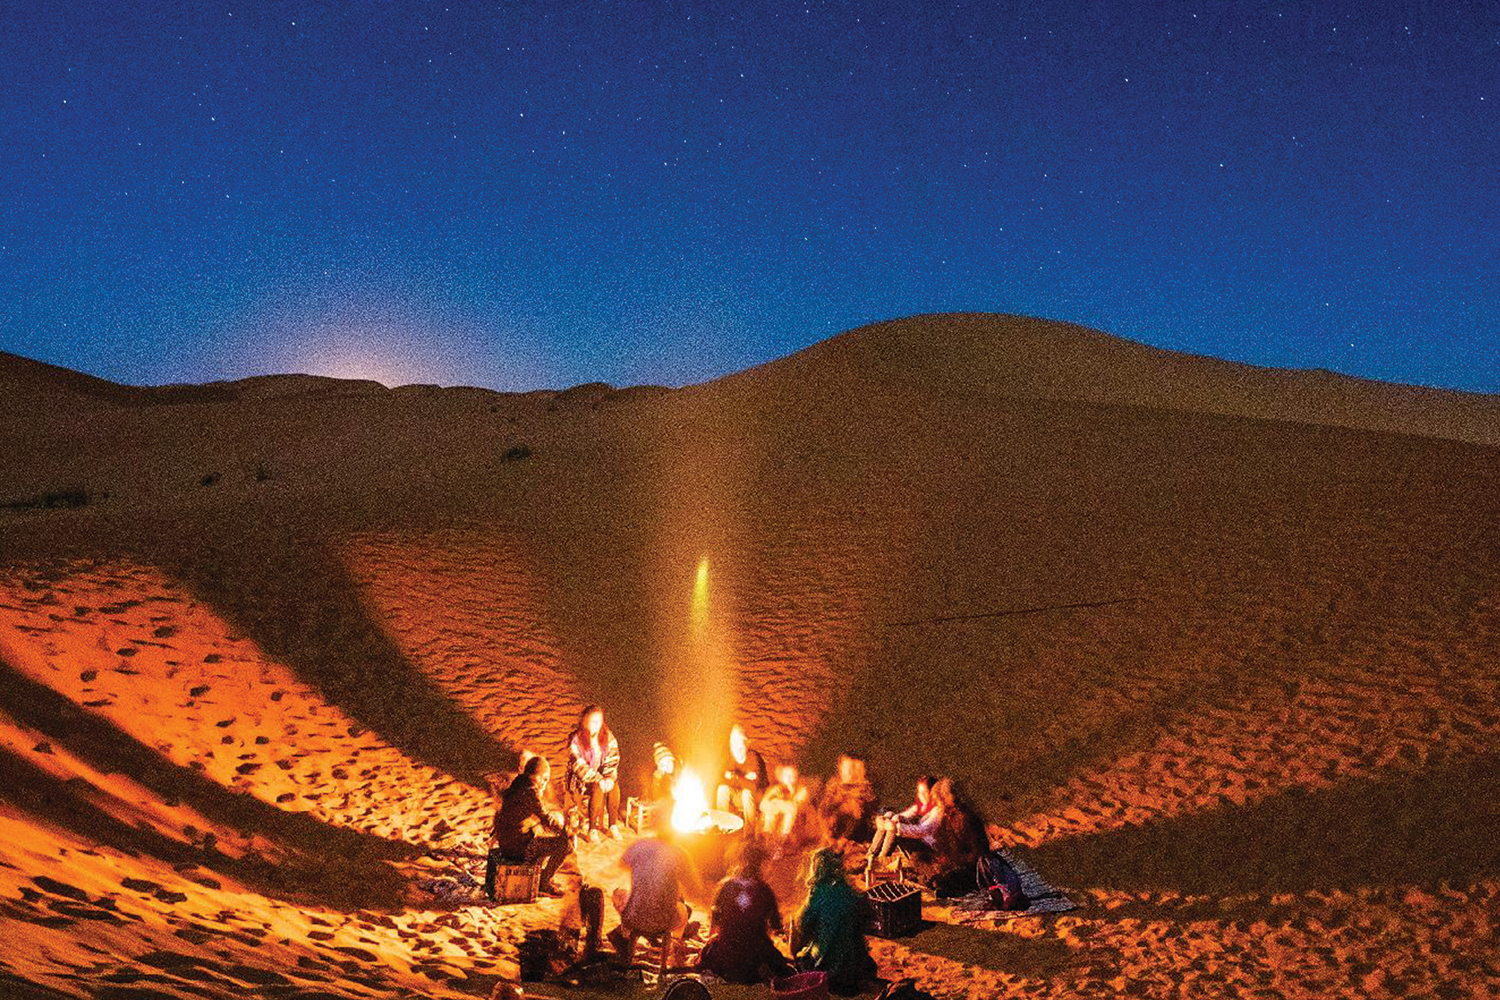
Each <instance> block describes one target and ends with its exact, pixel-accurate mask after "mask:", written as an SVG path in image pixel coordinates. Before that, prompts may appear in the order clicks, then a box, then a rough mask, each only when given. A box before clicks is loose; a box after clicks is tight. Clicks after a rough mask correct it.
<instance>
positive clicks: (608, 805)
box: [604, 785, 620, 828]
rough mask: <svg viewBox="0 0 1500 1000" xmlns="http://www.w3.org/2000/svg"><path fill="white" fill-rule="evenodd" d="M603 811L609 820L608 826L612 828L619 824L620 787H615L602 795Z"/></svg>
mask: <svg viewBox="0 0 1500 1000" xmlns="http://www.w3.org/2000/svg"><path fill="white" fill-rule="evenodd" d="M604 811H605V813H606V815H607V816H608V819H609V825H610V827H611V828H613V827H614V826H615V825H616V824H618V823H619V822H620V786H619V785H615V786H614V787H613V788H611V789H610V790H609V791H608V792H605V793H604Z"/></svg>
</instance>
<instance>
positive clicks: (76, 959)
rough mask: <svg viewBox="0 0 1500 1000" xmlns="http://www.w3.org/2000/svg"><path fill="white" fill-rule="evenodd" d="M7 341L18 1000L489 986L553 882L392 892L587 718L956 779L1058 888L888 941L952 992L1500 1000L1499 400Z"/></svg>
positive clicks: (836, 363)
mask: <svg viewBox="0 0 1500 1000" xmlns="http://www.w3.org/2000/svg"><path fill="white" fill-rule="evenodd" d="M0 362H3V363H0V416H3V418H4V419H3V424H0V504H8V506H6V507H3V508H0V659H3V667H0V671H3V677H0V680H3V683H0V753H3V754H4V755H5V758H6V774H7V775H8V776H10V777H9V780H8V786H9V787H8V789H7V792H6V794H5V795H4V796H3V797H0V826H3V830H0V921H3V922H4V926H5V928H6V930H7V932H8V934H9V936H10V938H11V940H12V941H13V942H14V944H13V945H12V946H11V947H9V948H5V949H0V993H4V991H5V990H10V991H11V992H13V993H15V994H16V995H18V996H27V995H39V996H53V995H65V996H110V997H119V998H124V997H136V996H146V995H168V996H181V997H189V996H220V995H224V996H228V995H242V994H244V993H247V992H250V993H260V994H262V995H267V996H284V995H285V996H289V995H330V996H375V995H380V996H388V995H404V994H410V995H423V996H457V995H472V994H476V993H483V992H485V991H486V990H487V988H488V985H489V984H490V983H491V982H493V980H494V978H495V977H496V976H499V975H505V974H510V973H512V972H513V971H514V968H515V965H514V959H515V943H516V939H517V935H518V933H519V931H520V930H521V929H522V928H524V927H526V926H539V925H544V924H548V923H552V922H555V921H556V919H557V917H558V914H559V912H560V907H561V904H559V903H544V904H538V905H537V906H535V907H512V908H503V909H483V908H478V907H472V906H445V905H443V904H440V903H439V901H437V900H435V899H434V898H433V897H431V896H430V895H425V894H423V893H422V892H421V891H420V890H419V889H416V888H415V885H416V883H418V882H420V881H421V880H422V879H423V878H425V877H428V875H431V874H432V873H437V872H441V871H444V870H448V869H449V868H451V863H450V862H449V861H446V860H444V858H445V857H446V855H442V854H441V852H443V851H455V850H456V851H460V852H463V851H469V850H473V849H477V847H478V845H479V843H480V841H481V840H482V837H483V830H484V825H485V822H486V819H487V813H488V808H489V803H488V797H487V793H486V791H485V785H484V780H483V775H484V773H485V772H486V771H488V770H492V769H500V768H505V767H508V766H510V764H511V763H512V762H513V760H514V756H515V753H516V752H517V751H518V750H519V749H520V748H521V747H523V746H533V747H538V748H540V749H543V750H547V751H550V752H553V755H554V756H557V753H556V751H557V749H558V748H559V747H560V745H561V743H562V740H563V738H564V736H565V734H566V732H567V730H568V727H569V726H570V725H571V723H572V721H573V719H574V718H575V717H576V713H577V711H578V710H579V708H580V707H581V706H582V705H583V704H585V703H588V702H595V701H597V702H600V703H602V704H604V705H606V706H608V708H609V711H610V713H611V724H612V725H613V726H614V728H615V729H616V730H617V732H618V733H619V735H620V737H621V741H622V745H623V748H624V752H625V755H626V760H627V766H631V765H634V766H644V765H645V762H646V759H647V756H648V751H649V747H650V745H651V742H652V741H653V740H655V739H657V738H660V737H662V736H663V735H669V736H671V737H672V738H673V739H675V740H676V741H677V742H678V743H679V744H681V745H692V744H693V743H694V742H695V740H699V739H702V738H704V734H705V732H706V731H707V730H708V729H711V728H712V727H711V726H710V725H709V722H710V720H717V719H719V718H720V717H721V715H722V713H723V712H724V711H725V705H726V703H732V704H733V705H734V709H733V711H734V713H735V714H736V716H737V717H739V718H741V719H742V720H743V721H744V723H745V725H746V727H747V729H748V730H749V731H750V733H751V736H752V737H753V738H754V739H755V740H756V741H757V742H758V743H759V745H760V746H761V747H762V749H764V750H765V751H766V753H767V755H768V756H770V757H775V758H785V759H794V760H797V761H798V762H800V763H801V764H802V765H803V766H804V768H805V769H808V770H812V771H815V772H816V771H825V772H826V771H827V769H828V768H829V767H830V765H831V762H832V760H833V758H834V756H835V755H836V754H837V753H839V752H843V751H855V752H858V753H861V754H864V755H866V756H867V757H868V758H869V761H870V769H871V772H872V774H873V775H875V776H876V777H877V779H878V780H879V781H880V783H881V785H882V787H883V788H884V789H885V790H886V792H887V797H888V798H889V799H891V800H892V801H894V800H896V799H897V798H898V797H899V796H900V795H901V794H902V792H903V791H904V789H905V788H906V787H907V785H908V784H909V782H910V781H911V780H912V779H913V778H914V777H915V775H916V774H917V773H919V772H922V771H929V770H935V771H938V772H940V773H949V774H953V775H956V776H957V777H959V778H960V779H962V780H963V782H964V783H965V784H966V785H967V786H968V787H969V788H970V789H971V791H972V792H973V793H974V795H975V797H976V798H977V799H978V800H979V802H980V803H981V804H982V805H983V806H984V807H985V809H986V811H987V812H988V814H989V816H990V818H991V820H992V822H993V823H994V824H995V827H996V832H997V835H998V836H1000V837H1001V838H1002V839H1003V840H1005V841H1006V842H1008V843H1012V844H1016V845H1024V846H1025V847H1026V848H1027V849H1029V850H1030V851H1031V852H1032V856H1033V857H1034V858H1035V860H1036V861H1037V863H1038V864H1039V865H1040V866H1042V867H1043V869H1044V871H1045V872H1046V874H1047V875H1048V876H1049V877H1050V878H1051V879H1052V880H1053V881H1055V882H1057V883H1058V884H1060V885H1063V886H1066V887H1068V888H1069V889H1070V890H1071V891H1072V893H1073V894H1074V895H1075V896H1076V897H1077V898H1078V899H1080V901H1082V902H1084V903H1085V905H1084V907H1083V908H1082V909H1081V910H1079V911H1077V912H1075V913H1073V914H1069V915H1065V916H1062V917H1057V918H1052V919H1049V920H1047V921H1045V922H1011V923H1009V924H1007V925H1004V926H1000V927H973V926H960V925H957V924H952V923H947V922H940V923H939V924H938V926H936V927H934V928H933V929H932V930H930V931H927V932H924V933H923V934H922V935H920V936H918V937H916V938H913V939H908V940H907V941H904V942H899V943H892V944H882V945H881V946H880V948H879V958H880V961H881V964H882V968H883V970H884V971H886V972H887V973H889V974H896V973H904V974H914V975H917V976H919V977H920V978H922V979H923V981H924V982H925V983H926V984H927V985H928V987H929V988H931V989H933V991H934V992H936V993H938V994H939V995H971V996H976V997H979V996H985V997H987V996H1009V995H1016V996H1020V995H1026V996H1058V997H1062V996H1076V995H1116V994H1119V993H1126V994H1129V995H1142V996H1176V995H1182V992H1183V991H1184V990H1186V991H1187V992H1188V993H1190V994H1193V995H1212V996H1307V995H1338V994H1343V995H1363V996H1388V995H1389V996H1401V995H1411V996H1416V995H1437V996H1444V995H1446V996H1485V995H1496V994H1497V993H1500V964H1497V962H1496V958H1495V956H1496V955H1497V954H1500V947H1497V942H1496V940H1495V928H1496V926H1497V924H1500V857H1497V854H1496V852H1495V850H1494V848H1493V846H1492V844H1493V839H1492V837H1491V835H1490V831H1491V830H1493V829H1494V828H1495V826H1496V823H1497V820H1500V807H1497V806H1496V803H1497V802H1500V795H1497V793H1500V786H1497V783H1496V778H1495V774H1496V770H1495V764H1496V759H1495V755H1496V752H1497V747H1500V672H1497V671H1496V669H1495V663H1496V662H1497V660H1500V534H1497V531H1496V529H1495V528H1494V525H1495V524H1496V523H1500V490H1497V486H1500V462H1497V459H1500V451H1497V450H1496V447H1495V446H1496V445H1500V399H1496V398H1494V397H1484V396H1473V395H1465V394H1459V393H1446V392H1440V391H1437V390H1426V389H1414V388H1409V387H1402V386H1391V385H1384V384H1379V383H1371V382H1362V381H1358V380H1353V379H1346V378H1342V377H1338V376H1331V375H1327V374H1323V373H1299V372H1281V371H1272V370H1266V369H1255V368H1251V367H1248V366H1242V365H1232V364H1228V363H1224V362H1217V361H1212V360H1208V359H1201V358H1190V357H1187V356H1183V355H1176V354H1171V353H1169V352H1163V351H1157V350H1154V349H1151V348H1146V347H1142V346H1140V345H1135V344H1131V343H1129V342H1126V341H1120V340H1117V339H1115V338H1111V337H1108V336H1106V335H1104V334H1099V333H1096V332H1093V331H1088V330H1084V329H1082V328H1078V327H1071V326H1066V325H1062V324H1053V323H1045V322H1042V321H1036V320H1023V319H1016V318H1008V317H989V316H957V317H919V318H916V319H912V320H903V321H899V322H895V323H889V324H880V325H878V326H875V327H869V328H865V329H862V330H857V331H852V332H851V333H848V334H844V335H842V336H840V337H837V338H834V339H833V340H831V341H827V342H825V343H823V344H820V345H817V346H815V347H813V348H810V349H809V350H807V351H804V352H801V353H799V354H797V355H794V356H792V357H790V358H787V359H783V360H781V361H778V362H774V363H772V364H770V365H766V366H762V367H760V368H757V369H753V370H750V371H747V372H743V373H740V374H738V375H734V376H730V377H728V378H725V379H721V380H718V381H716V382H711V383H708V384H706V385H702V386H694V387H690V388H687V389H682V390H675V391H668V390H659V389H643V390H622V391H616V390H612V389H610V388H609V387H606V386H585V387H579V388H578V389H575V390H570V391H568V392H564V393H550V392H548V393H530V394H525V395H502V394H497V393H490V392H486V391H482V390H472V389H437V388H434V387H410V388H406V389H399V390H386V389H383V388H381V387H379V386H376V385H374V384H372V383H338V382H336V381H334V380H324V379H312V378H309V377H272V378H264V379H252V380H246V381H243V382H238V383H224V384H220V385H216V386H207V387H172V388H169V389H156V390H153V389H145V390H141V389H133V388H130V387H121V386H113V385H112V384H110V383H104V382H101V381H100V380H94V379H90V378H89V377H87V376H81V375H77V374H76V373H70V372H64V371H62V370H59V369H51V368H48V367H47V366H41V365H37V364H36V363H34V362H27V361H25V360H24V359H13V358H8V357H7V358H0ZM64 495H66V496H77V497H80V498H81V499H80V500H79V502H80V503H81V506H77V507H67V508H65V509H63V508H48V507H47V506H46V505H45V503H44V502H43V501H44V500H45V498H47V497H49V496H64ZM59 502H62V501H59ZM705 558H706V559H707V565H708V567H709V568H708V570H707V581H708V583H707V594H708V598H707V602H706V608H705V609H704V610H703V612H702V615H701V617H702V622H703V623H704V624H703V625H702V627H701V628H698V629H697V630H696V631H695V625H694V622H695V618H694V605H693V596H694V583H695V579H696V574H697V571H698V567H699V565H700V562H701V561H702V560H704V559H705ZM705 635H706V636H707V637H708V638H705ZM432 851H438V852H440V853H439V856H438V857H436V858H435V857H432V856H429V855H430V852H432ZM609 862H610V857H609V855H608V852H607V851H605V852H602V853H601V852H600V850H599V849H594V850H593V853H591V854H588V855H587V856H585V857H584V858H583V859H582V863H583V866H584V869H585V871H586V872H589V873H590V874H592V875H594V876H595V877H596V878H598V879H599V880H601V881H605V882H608V881H609V880H610V879H611V878H614V877H615V876H614V875H613V874H612V873H611V872H610V865H609ZM424 873H426V874H424ZM23 984H26V985H23ZM28 991H35V992H34V993H31V992H28ZM152 991H155V992H152ZM5 995H7V996H8V995H10V994H9V993H6V994H5Z"/></svg>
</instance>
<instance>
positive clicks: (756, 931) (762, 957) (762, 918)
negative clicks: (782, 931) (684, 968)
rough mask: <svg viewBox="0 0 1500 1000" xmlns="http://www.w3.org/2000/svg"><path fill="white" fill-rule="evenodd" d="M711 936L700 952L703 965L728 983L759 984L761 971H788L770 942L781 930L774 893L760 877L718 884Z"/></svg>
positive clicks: (743, 878)
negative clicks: (773, 933) (772, 934)
mask: <svg viewBox="0 0 1500 1000" xmlns="http://www.w3.org/2000/svg"><path fill="white" fill-rule="evenodd" d="M713 926H714V931H713V937H712V938H711V939H710V940H709V942H708V944H707V945H706V946H705V947H704V949H703V957H702V960H701V962H702V965H703V967H704V968H705V969H708V970H709V971H710V972H712V973H713V974H714V975H716V976H718V977H719V978H720V979H724V980H727V981H729V982H731V983H758V982H761V981H763V980H764V978H765V976H764V975H763V970H765V969H767V968H769V970H770V972H771V973H772V974H776V973H783V972H786V971H787V970H788V967H789V963H788V962H787V960H786V958H785V956H783V955H782V954H781V953H780V952H779V951H777V949H776V945H775V944H774V943H773V942H772V941H771V931H772V929H779V928H780V927H781V912H780V908H779V907H778V906H777V903H776V894H775V893H774V892H772V891H771V887H770V886H769V885H767V884H766V883H765V882H763V881H761V880H760V879H759V878H753V877H747V876H743V875H741V876H736V877H734V878H727V879H725V880H724V881H723V882H722V883H721V884H720V885H719V891H718V893H717V894H716V895H715V896H714V913H713Z"/></svg>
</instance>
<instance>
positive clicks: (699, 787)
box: [672, 767, 713, 833]
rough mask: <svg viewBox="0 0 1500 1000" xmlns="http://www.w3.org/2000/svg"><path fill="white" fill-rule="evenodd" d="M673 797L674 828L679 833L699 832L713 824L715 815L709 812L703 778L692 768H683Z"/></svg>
mask: <svg viewBox="0 0 1500 1000" xmlns="http://www.w3.org/2000/svg"><path fill="white" fill-rule="evenodd" d="M672 798H673V801H672V829H674V830H676V831H678V832H679V833H699V832H701V831H703V830H706V829H708V828H709V826H711V825H712V824H713V817H712V816H710V815H709V812H708V795H707V793H705V792H704V790H703V780H702V779H701V778H699V777H698V775H697V774H696V773H694V771H693V769H692V768H690V767H685V768H683V769H682V774H681V776H679V777H678V779H677V788H676V790H675V791H674V792H673V793H672Z"/></svg>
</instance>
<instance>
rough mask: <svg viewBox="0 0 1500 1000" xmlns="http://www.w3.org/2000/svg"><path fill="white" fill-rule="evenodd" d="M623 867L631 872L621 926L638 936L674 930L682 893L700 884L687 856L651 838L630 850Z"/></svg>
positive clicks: (679, 911) (685, 853)
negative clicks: (622, 924)
mask: <svg viewBox="0 0 1500 1000" xmlns="http://www.w3.org/2000/svg"><path fill="white" fill-rule="evenodd" d="M620 863H621V864H623V865H624V866H625V867H626V868H628V869H630V893H629V895H628V896H627V897H626V900H625V903H624V906H623V907H621V909H620V921H621V923H624V924H625V925H627V926H628V927H629V928H630V929H631V930H632V931H634V932H636V933H637V934H660V933H662V932H663V931H669V930H673V929H675V928H676V927H677V926H678V925H679V923H680V922H681V916H682V910H681V903H682V897H683V890H684V888H687V887H691V886H692V885H694V884H695V883H696V882H697V877H696V874H695V873H694V871H693V868H692V864H693V863H692V859H690V858H689V857H688V855H687V852H686V851H684V850H683V849H682V848H681V847H678V846H677V845H676V844H674V843H672V842H670V841H667V840H663V839H662V838H660V837H648V838H646V839H644V840H637V841H636V842H635V843H633V844H631V845H630V846H629V847H627V848H626V849H625V854H624V856H623V857H622V858H621V859H620Z"/></svg>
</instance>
